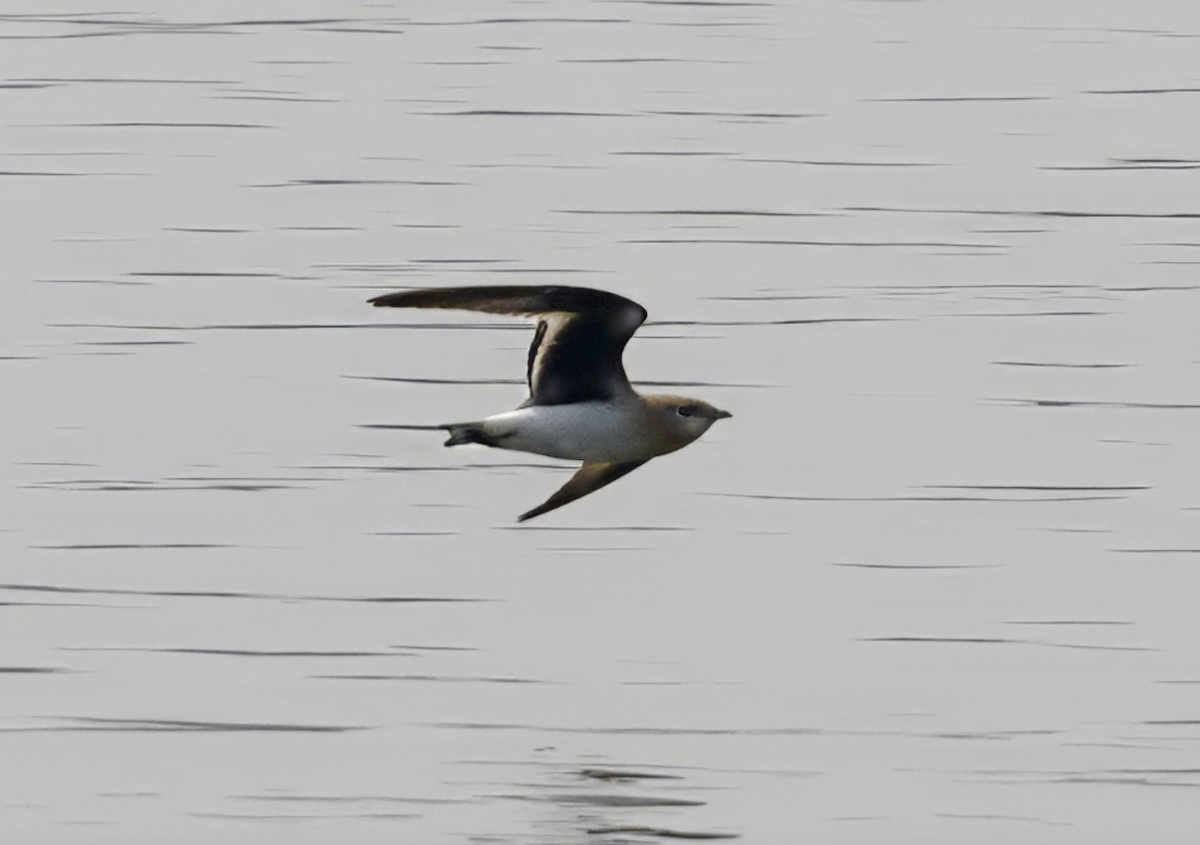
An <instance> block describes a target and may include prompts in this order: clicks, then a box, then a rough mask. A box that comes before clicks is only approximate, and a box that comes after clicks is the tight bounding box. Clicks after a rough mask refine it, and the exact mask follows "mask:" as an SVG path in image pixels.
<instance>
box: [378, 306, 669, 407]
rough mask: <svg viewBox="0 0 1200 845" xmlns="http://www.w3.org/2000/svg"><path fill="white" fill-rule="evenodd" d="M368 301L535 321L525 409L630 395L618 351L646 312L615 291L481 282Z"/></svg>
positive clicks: (630, 388)
mask: <svg viewBox="0 0 1200 845" xmlns="http://www.w3.org/2000/svg"><path fill="white" fill-rule="evenodd" d="M371 303H372V304H373V305H382V306H388V307H392V308H457V309H462V310H466V311H482V312H485V313H488V314H513V315H520V316H536V317H538V318H539V319H538V327H537V331H536V332H535V334H534V337H533V343H532V345H531V346H530V347H529V364H528V369H527V373H526V379H527V381H528V382H529V399H528V400H527V402H526V403H525V404H526V405H565V404H569V403H572V402H587V401H591V400H608V399H613V398H616V397H618V396H621V395H627V394H629V393H632V392H633V388H632V387H630V385H629V379H628V377H627V376H626V375H625V368H624V366H623V365H622V364H621V354H622V352H624V350H625V344H626V343H628V342H629V338H631V337H633V333H634V332H635V331H637V329H638V326H640V325H641V324H642V323H643V322H644V321H645V319H646V309H644V308H642V306H640V305H638V304H637V303H636V302H634V301H633V300H631V299H626V298H625V297H623V296H618V295H617V294H615V293H608V292H607V291H602V290H593V289H591V288H576V287H568V286H565V285H560V286H552V287H542V286H519V285H485V286H479V287H464V288H428V289H422V290H411V291H400V292H398V293H389V294H386V295H384V296H378V297H375V298H374V299H372V300H371Z"/></svg>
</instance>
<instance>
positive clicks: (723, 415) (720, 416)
mask: <svg viewBox="0 0 1200 845" xmlns="http://www.w3.org/2000/svg"><path fill="white" fill-rule="evenodd" d="M732 416H733V414H731V413H729V412H728V411H722V410H721V409H720V408H718V409H717V412H716V413H715V414H713V419H714V420H726V419H729V418H730V417H732Z"/></svg>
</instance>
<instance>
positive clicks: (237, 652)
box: [62, 646, 416, 658]
mask: <svg viewBox="0 0 1200 845" xmlns="http://www.w3.org/2000/svg"><path fill="white" fill-rule="evenodd" d="M62 650H63V651H104V652H146V653H152V654H200V655H214V656H218V657H305V658H308V657H415V656H416V655H412V654H404V653H403V652H399V651H311V650H305V651H281V650H268V651H258V650H254V649H241V648H151V647H145V646H62Z"/></svg>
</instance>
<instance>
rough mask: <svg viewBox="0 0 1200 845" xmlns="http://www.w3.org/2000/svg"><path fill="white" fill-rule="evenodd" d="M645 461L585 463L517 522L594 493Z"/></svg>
mask: <svg viewBox="0 0 1200 845" xmlns="http://www.w3.org/2000/svg"><path fill="white" fill-rule="evenodd" d="M647 460H648V459H647ZM644 463H646V461H629V462H628V463H623V464H611V463H585V464H584V465H583V466H581V467H580V468H579V471H578V472H576V473H575V474H574V475H573V476H571V480H570V481H568V482H567V483H566V484H564V485H563V486H562V487H560V488H559V490H558V492H557V493H555V494H554V495H553V496H551V497H550V498H549V499H547V500H546V501H545V502H543V503H542V504H540V505H538V506H537V507H536V508H534V509H533V510H531V511H526V512H525V513H523V514H521V515H520V516H519V517H518V518H517V521H518V522H524V521H525V520H527V519H533V518H534V517H535V516H541V515H542V514H544V513H546V512H547V511H552V510H554V509H555V508H561V507H562V506H563V505H565V504H569V503H570V502H573V501H575V500H576V499H581V498H583V497H584V496H586V495H587V494H588V493H594V492H595V491H597V490H599V489H600V488H601V487H604V486H605V485H606V484H612V483H613V482H614V481H616V480H617V479H618V478H620V477H622V476H624V475H628V474H629V473H631V472H633V471H634V470H635V469H637V468H638V467H640V466H641V465H642V464H644Z"/></svg>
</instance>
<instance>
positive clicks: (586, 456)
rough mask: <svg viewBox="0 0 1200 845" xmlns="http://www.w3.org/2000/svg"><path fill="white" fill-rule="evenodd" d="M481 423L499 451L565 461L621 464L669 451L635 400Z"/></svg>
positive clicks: (526, 411) (552, 408)
mask: <svg viewBox="0 0 1200 845" xmlns="http://www.w3.org/2000/svg"><path fill="white" fill-rule="evenodd" d="M483 424H484V426H485V428H486V430H487V432H488V433H489V434H490V435H492V436H494V437H495V438H496V439H497V443H496V445H497V446H500V447H501V448H504V449H513V450H516V451H518V452H532V453H534V454H537V455H546V456H548V457H551V458H562V459H563V460H569V461H591V462H598V463H610V462H611V463H625V462H627V461H643V460H647V459H649V458H652V457H655V456H656V455H661V454H663V453H664V452H668V451H670V450H671V448H670V447H669V446H668V445H667V443H666V442H664V439H663V437H662V432H661V431H660V430H659V428H658V427H657V426H655V425H654V424H653V419H652V417H651V416H650V415H648V414H647V413H645V410H644V409H643V408H642V406H641V404H640V402H638V401H631V402H619V403H610V402H577V403H573V404H568V405H531V406H529V407H527V408H519V409H517V410H515V411H508V412H507V413H503V414H496V415H495V416H492V417H488V418H487V419H486V420H484V421H483Z"/></svg>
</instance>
